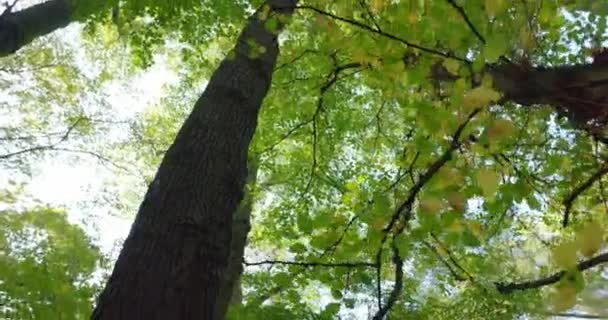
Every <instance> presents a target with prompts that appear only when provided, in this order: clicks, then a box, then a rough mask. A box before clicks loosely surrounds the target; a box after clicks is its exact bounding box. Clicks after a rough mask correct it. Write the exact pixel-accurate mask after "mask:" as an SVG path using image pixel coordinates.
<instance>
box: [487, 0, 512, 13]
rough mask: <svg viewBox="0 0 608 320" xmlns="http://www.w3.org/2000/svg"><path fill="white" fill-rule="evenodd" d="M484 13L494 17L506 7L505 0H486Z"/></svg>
mask: <svg viewBox="0 0 608 320" xmlns="http://www.w3.org/2000/svg"><path fill="white" fill-rule="evenodd" d="M485 7H486V13H487V14H488V16H489V17H496V16H498V15H500V14H501V13H503V12H504V11H505V10H506V9H507V3H506V1H505V0H486V3H485Z"/></svg>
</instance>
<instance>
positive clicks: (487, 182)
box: [476, 168, 500, 198]
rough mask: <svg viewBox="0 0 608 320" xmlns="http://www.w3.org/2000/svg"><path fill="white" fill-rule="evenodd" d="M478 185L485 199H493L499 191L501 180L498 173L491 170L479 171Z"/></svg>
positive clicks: (477, 175) (477, 176)
mask: <svg viewBox="0 0 608 320" xmlns="http://www.w3.org/2000/svg"><path fill="white" fill-rule="evenodd" d="M476 178H477V183H478V184H479V187H480V188H481V190H482V192H483V195H484V196H485V197H489V198H491V197H493V196H494V193H496V190H498V183H499V181H498V179H499V178H500V177H499V176H498V174H497V173H496V172H494V171H493V170H490V169H486V168H483V169H479V170H478V171H477V174H476Z"/></svg>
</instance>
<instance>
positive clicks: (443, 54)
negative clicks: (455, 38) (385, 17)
mask: <svg viewBox="0 0 608 320" xmlns="http://www.w3.org/2000/svg"><path fill="white" fill-rule="evenodd" d="M295 8H296V9H305V10H311V11H314V12H316V13H319V14H322V15H324V16H327V17H330V18H333V19H336V20H339V21H342V22H345V23H348V24H350V25H353V26H356V27H359V28H361V29H363V30H367V31H369V32H372V33H375V34H377V35H380V36H382V37H385V38H388V39H391V40H394V41H397V42H400V43H402V44H404V45H406V46H408V47H411V48H415V49H418V50H420V51H423V52H426V53H430V54H433V55H436V56H440V57H444V58H451V59H455V60H458V61H462V62H466V63H471V61H469V60H467V59H465V58H460V57H458V56H455V55H454V54H452V53H450V52H441V51H439V50H436V49H431V48H426V47H423V46H421V45H417V44H414V43H412V42H409V41H407V40H405V39H402V38H400V37H398V36H396V35H393V34H390V33H387V32H384V31H381V30H377V29H375V28H373V27H370V26H368V25H366V24H365V23H362V22H360V21H357V20H354V19H348V18H344V17H340V16H336V15H335V14H332V13H329V12H327V11H324V10H321V9H319V8H315V7H312V6H296V7H295Z"/></svg>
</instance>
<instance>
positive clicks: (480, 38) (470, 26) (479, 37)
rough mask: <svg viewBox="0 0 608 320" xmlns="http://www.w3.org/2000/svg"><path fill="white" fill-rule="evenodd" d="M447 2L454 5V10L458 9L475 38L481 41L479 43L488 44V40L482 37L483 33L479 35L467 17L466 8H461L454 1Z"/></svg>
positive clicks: (448, 0)
mask: <svg viewBox="0 0 608 320" xmlns="http://www.w3.org/2000/svg"><path fill="white" fill-rule="evenodd" d="M447 2H448V3H450V4H451V5H452V7H453V8H454V9H456V11H458V13H459V14H460V16H462V18H463V19H464V21H465V22H466V23H467V26H469V29H471V31H472V32H473V33H474V34H475V36H476V37H477V38H478V39H479V41H481V43H483V44H486V39H484V38H483V36H482V35H481V33H479V31H477V28H475V26H474V25H473V22H471V19H469V16H467V13H466V12H465V11H464V8H463V7H462V6H459V5H458V4H456V2H454V0H447Z"/></svg>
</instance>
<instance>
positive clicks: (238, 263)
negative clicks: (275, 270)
mask: <svg viewBox="0 0 608 320" xmlns="http://www.w3.org/2000/svg"><path fill="white" fill-rule="evenodd" d="M257 173H258V166H257V159H252V158H251V157H250V158H249V161H248V173H247V185H248V188H247V190H245V196H244V197H243V200H242V201H241V204H240V205H239V208H238V209H237V210H236V211H235V213H234V220H233V223H232V241H231V243H230V258H229V259H228V269H227V271H226V273H225V274H224V282H223V284H222V286H221V287H220V293H219V297H218V306H217V309H216V312H217V313H216V315H217V316H216V319H219V318H221V317H222V316H223V315H224V314H226V311H227V310H228V306H229V305H233V304H235V305H238V304H241V303H242V290H241V274H243V257H244V255H245V247H246V246H247V236H248V234H249V230H250V229H251V210H252V205H253V202H252V200H253V199H252V194H251V191H252V189H253V188H255V182H256V178H257Z"/></svg>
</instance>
